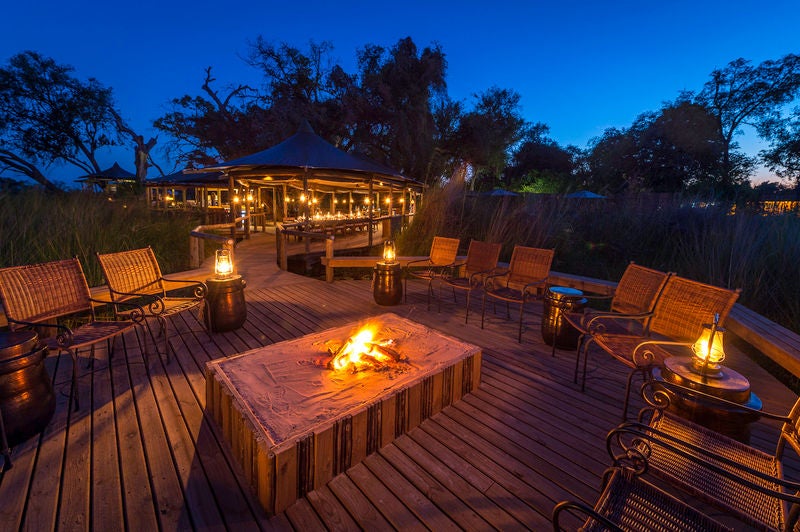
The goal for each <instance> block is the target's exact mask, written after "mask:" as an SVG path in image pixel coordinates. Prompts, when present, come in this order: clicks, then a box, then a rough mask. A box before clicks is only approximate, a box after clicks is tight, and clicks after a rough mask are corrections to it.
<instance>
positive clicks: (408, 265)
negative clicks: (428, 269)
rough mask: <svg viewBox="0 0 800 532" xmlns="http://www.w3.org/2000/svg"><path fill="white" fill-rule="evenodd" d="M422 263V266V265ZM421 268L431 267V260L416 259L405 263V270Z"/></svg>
mask: <svg viewBox="0 0 800 532" xmlns="http://www.w3.org/2000/svg"><path fill="white" fill-rule="evenodd" d="M423 263H424V264H423ZM422 266H431V259H417V260H410V261H408V262H407V263H406V269H407V270H408V269H410V268H412V267H415V268H418V267H422Z"/></svg>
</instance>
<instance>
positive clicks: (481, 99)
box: [450, 87, 525, 188]
mask: <svg viewBox="0 0 800 532" xmlns="http://www.w3.org/2000/svg"><path fill="white" fill-rule="evenodd" d="M476 99H477V103H476V105H475V108H474V109H473V110H472V111H470V112H467V113H466V114H464V115H463V116H462V117H461V120H460V121H459V125H458V129H457V130H456V132H455V135H454V136H453V139H452V142H451V146H450V149H451V150H453V152H454V153H456V154H458V156H459V157H460V158H461V159H462V160H464V161H466V162H467V163H468V164H469V165H470V166H472V167H473V169H474V170H475V172H474V173H475V180H477V181H478V183H477V184H476V183H473V184H472V186H473V188H476V187H477V188H492V187H493V186H494V185H496V184H498V183H499V182H500V179H501V176H502V173H503V170H504V169H505V167H506V165H507V164H508V160H509V158H510V156H511V151H512V149H513V148H514V147H515V146H516V144H517V143H518V142H519V141H520V140H521V139H522V137H523V135H524V133H525V130H524V127H525V120H523V119H522V117H521V114H520V108H519V99H520V96H519V94H518V93H517V92H515V91H512V90H508V89H500V88H498V87H491V88H490V89H488V90H486V91H485V92H483V93H481V94H478V95H476Z"/></svg>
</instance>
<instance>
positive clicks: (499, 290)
mask: <svg viewBox="0 0 800 532" xmlns="http://www.w3.org/2000/svg"><path fill="white" fill-rule="evenodd" d="M553 254H554V250H552V249H539V248H529V247H524V246H514V251H513V252H512V253H511V262H510V263H509V265H508V269H507V270H506V271H504V272H502V273H496V274H493V275H489V276H487V277H486V282H485V283H484V287H483V305H482V306H481V329H483V324H484V321H485V318H486V299H487V298H489V299H492V300H494V301H505V303H506V316H507V317H508V318H510V317H511V312H510V310H509V305H510V304H511V303H513V304H515V305H519V333H518V335H517V341H519V342H520V343H522V317H523V315H524V313H525V303H527V302H528V301H530V300H532V299H537V298H540V297H541V293H542V291H543V290H544V287H545V285H546V284H547V277H548V276H549V275H550V265H551V264H552V263H553Z"/></svg>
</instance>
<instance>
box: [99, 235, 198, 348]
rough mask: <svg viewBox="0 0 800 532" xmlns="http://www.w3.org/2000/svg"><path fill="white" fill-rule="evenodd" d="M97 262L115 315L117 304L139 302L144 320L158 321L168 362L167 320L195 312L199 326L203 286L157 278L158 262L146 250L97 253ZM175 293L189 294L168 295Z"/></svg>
mask: <svg viewBox="0 0 800 532" xmlns="http://www.w3.org/2000/svg"><path fill="white" fill-rule="evenodd" d="M97 259H98V260H99V261H100V267H101V268H102V270H103V275H104V276H105V278H106V283H107V284H108V289H109V292H110V293H111V300H112V301H113V302H114V303H115V306H114V308H115V311H119V309H118V307H117V304H119V303H124V302H128V301H141V302H143V307H144V309H145V317H155V318H156V319H157V320H158V324H159V333H160V334H161V335H163V337H164V351H165V353H166V356H167V362H169V359H170V358H169V353H170V350H171V346H170V344H169V337H168V335H167V322H168V319H170V318H172V317H173V316H176V315H177V314H179V313H181V312H184V311H191V310H195V311H197V319H198V321H200V322H201V323H202V322H203V320H202V313H203V304H204V301H205V294H206V292H207V289H206V285H205V283H203V282H201V281H196V280H189V279H168V278H166V277H164V276H163V275H161V268H160V267H159V265H158V260H156V256H155V254H154V253H153V250H152V249H151V248H150V247H149V246H148V247H146V248H141V249H134V250H131V251H120V252H116V253H98V254H97ZM178 289H183V290H190V291H191V292H192V295H190V296H185V297H184V296H181V297H178V296H173V295H168V294H169V293H170V292H172V291H175V290H178ZM145 323H147V321H146V320H145ZM148 327H149V324H148ZM151 335H152V331H151Z"/></svg>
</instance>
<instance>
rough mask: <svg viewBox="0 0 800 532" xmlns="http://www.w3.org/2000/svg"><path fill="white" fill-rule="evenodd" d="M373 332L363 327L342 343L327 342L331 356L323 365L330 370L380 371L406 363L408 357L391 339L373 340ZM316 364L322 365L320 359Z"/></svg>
mask: <svg viewBox="0 0 800 532" xmlns="http://www.w3.org/2000/svg"><path fill="white" fill-rule="evenodd" d="M374 336H375V332H374V331H373V329H372V328H370V327H365V328H363V329H361V330H360V331H358V332H357V333H356V334H355V335H353V336H351V337H350V338H348V339H347V340H346V341H345V342H344V343H343V344H341V345H339V346H338V347H334V346H336V344H335V343H333V342H332V341H331V342H328V343H327V344H328V353H329V354H330V356H331V358H330V359H329V360H328V361H327V364H325V366H327V367H328V369H331V370H343V369H348V370H350V371H351V372H353V373H355V372H358V371H362V370H365V369H375V370H377V371H381V370H384V369H387V368H389V367H392V366H394V365H396V364H398V363H408V357H407V356H405V355H403V354H402V353H400V352H399V351H397V350H396V349H394V347H392V346H395V344H396V342H395V341H394V340H393V339H387V340H377V341H376V340H373V337H374ZM315 364H316V365H320V366H321V365H323V364H322V361H319V363H316V362H315Z"/></svg>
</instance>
